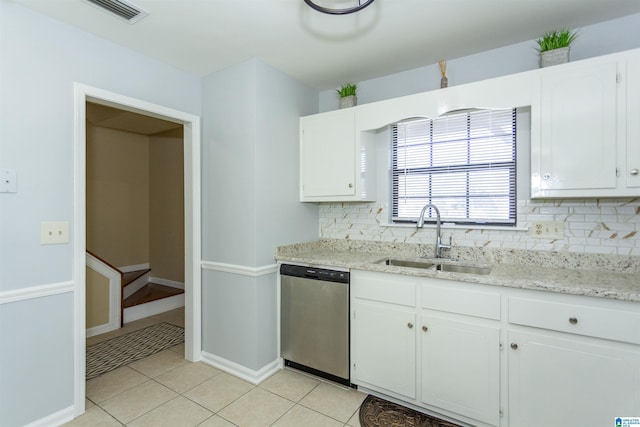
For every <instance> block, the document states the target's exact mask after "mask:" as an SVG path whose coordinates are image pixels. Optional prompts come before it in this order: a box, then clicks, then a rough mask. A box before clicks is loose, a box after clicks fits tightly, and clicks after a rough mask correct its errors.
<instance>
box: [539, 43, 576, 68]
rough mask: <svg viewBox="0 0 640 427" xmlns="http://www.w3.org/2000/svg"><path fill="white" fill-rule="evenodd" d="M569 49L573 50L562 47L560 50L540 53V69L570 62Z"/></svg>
mask: <svg viewBox="0 0 640 427" xmlns="http://www.w3.org/2000/svg"><path fill="white" fill-rule="evenodd" d="M569 49H571V48H570V47H561V48H560V49H553V50H547V51H545V52H540V68H544V67H550V66H552V65H558V64H564V63H566V62H569Z"/></svg>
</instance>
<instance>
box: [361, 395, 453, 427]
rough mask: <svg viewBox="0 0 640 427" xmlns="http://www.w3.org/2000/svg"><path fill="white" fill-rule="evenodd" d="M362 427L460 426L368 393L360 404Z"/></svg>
mask: <svg viewBox="0 0 640 427" xmlns="http://www.w3.org/2000/svg"><path fill="white" fill-rule="evenodd" d="M360 425H361V426H362V427H460V426H459V425H458V424H453V423H450V422H448V421H444V420H441V419H439V418H435V417H431V416H429V415H427V414H423V413H421V412H418V411H415V410H413V409H410V408H406V407H404V406H401V405H398V404H396V403H393V402H389V401H387V400H384V399H381V398H379V397H377V396H373V395H371V394H370V395H369V396H367V398H366V399H365V400H364V402H362V406H360Z"/></svg>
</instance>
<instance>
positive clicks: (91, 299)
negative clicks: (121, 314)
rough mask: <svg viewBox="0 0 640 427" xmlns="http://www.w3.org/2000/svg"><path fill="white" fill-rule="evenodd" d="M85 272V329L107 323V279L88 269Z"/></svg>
mask: <svg viewBox="0 0 640 427" xmlns="http://www.w3.org/2000/svg"><path fill="white" fill-rule="evenodd" d="M86 271H87V281H86V283H87V293H86V311H87V318H86V325H87V326H86V328H87V329H89V328H93V327H96V326H100V325H104V324H107V323H109V279H108V278H106V277H104V276H103V275H101V274H99V273H96V272H95V271H93V270H92V269H90V268H88V267H87V268H86Z"/></svg>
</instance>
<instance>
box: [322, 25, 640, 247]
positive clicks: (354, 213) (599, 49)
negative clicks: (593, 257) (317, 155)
mask: <svg viewBox="0 0 640 427" xmlns="http://www.w3.org/2000/svg"><path fill="white" fill-rule="evenodd" d="M579 34H580V35H579V37H578V38H577V39H576V42H575V44H574V46H573V47H572V51H571V52H572V55H571V57H572V60H579V59H584V58H589V57H594V56H599V55H603V54H607V53H614V52H619V51H623V50H628V49H633V48H638V47H640V14H635V15H630V16H627V17H623V18H620V19H616V20H612V21H607V22H603V23H599V24H595V25H591V26H588V27H584V28H581V29H580V30H579ZM537 67H538V64H537V56H536V52H535V42H534V41H530V42H525V43H519V44H516V45H511V46H506V47H503V48H499V49H494V50H490V51H487V52H482V53H478V54H475V55H470V56H467V57H463V58H458V59H455V60H452V61H449V62H448V65H447V74H448V76H449V85H450V86H451V85H456V84H463V83H469V82H472V81H477V80H483V79H486V78H490V77H496V76H500V75H505V74H510V73H516V72H520V71H525V70H530V69H535V68H537ZM438 72H439V71H438V66H437V64H434V65H432V66H429V67H422V68H418V69H415V70H409V71H406V72H404V73H398V74H393V75H389V76H384V77H380V78H377V79H373V80H369V81H366V82H362V83H360V85H359V86H360V92H359V95H358V99H359V101H360V102H359V103H361V104H362V103H367V102H374V101H378V100H382V99H386V98H393V97H396V96H399V95H408V94H411V93H417V92H421V91H426V90H432V89H436V88H438V87H439V79H440V76H439V74H438ZM336 107H337V100H336V99H335V93H334V92H333V91H326V92H323V93H321V94H320V110H323V111H324V110H327V109H335V108H336ZM519 116H521V115H519ZM519 120H520V118H519ZM518 130H519V137H518V138H519V139H518V153H517V164H518V213H517V215H518V228H519V230H509V229H502V230H501V229H496V228H488V227H485V228H476V229H471V228H465V227H458V228H455V229H452V228H449V229H447V228H445V229H444V237H445V240H448V238H449V236H452V237H453V244H454V245H458V246H475V247H489V248H505V249H528V250H545V251H550V250H551V251H557V252H575V253H598V254H609V255H622V256H640V200H639V199H612V200H598V199H587V200H554V201H532V200H529V194H530V191H529V163H530V156H529V149H528V138H525V139H522V138H521V137H522V136H523V135H524V134H528V133H529V132H530V130H529V128H528V127H527V126H524V127H523V126H520V123H519V125H518ZM523 133H524V134H523ZM377 142H378V158H379V159H381V161H380V162H378V187H379V189H380V190H379V192H378V197H377V202H375V203H325V204H321V205H320V237H322V238H335V239H354V240H377V241H389V242H405V243H426V244H433V242H434V241H435V232H434V230H433V229H432V228H428V227H425V229H423V230H420V231H419V232H417V233H416V231H415V227H410V226H407V227H388V226H385V225H384V224H386V223H388V222H389V190H388V160H387V159H388V149H389V148H388V144H389V139H388V137H386V138H385V136H384V135H381V136H379V137H378V138H377ZM532 221H561V222H563V223H564V228H565V233H564V237H563V238H562V239H539V238H534V237H532V236H530V235H529V233H528V232H527V228H528V227H529V226H531V223H532ZM381 224H383V225H381Z"/></svg>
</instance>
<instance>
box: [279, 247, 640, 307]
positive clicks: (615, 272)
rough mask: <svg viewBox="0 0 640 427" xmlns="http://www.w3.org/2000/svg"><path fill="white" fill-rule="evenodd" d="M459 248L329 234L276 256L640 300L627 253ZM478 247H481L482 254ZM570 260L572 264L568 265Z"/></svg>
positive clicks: (639, 278) (639, 281) (639, 275)
mask: <svg viewBox="0 0 640 427" xmlns="http://www.w3.org/2000/svg"><path fill="white" fill-rule="evenodd" d="M372 243H373V242H372ZM427 246H428V245H427ZM458 252H459V253H456V254H453V255H454V256H453V257H452V259H448V260H447V259H433V258H426V259H425V258H424V254H427V256H428V255H430V254H432V253H433V252H432V251H431V252H429V248H428V247H427V248H425V247H416V245H411V247H409V246H407V245H397V244H392V245H384V244H377V243H374V244H371V245H366V243H359V244H357V245H353V246H349V245H348V246H345V245H344V244H341V243H338V242H332V241H330V240H327V241H318V242H312V243H305V244H297V245H289V246H281V247H279V248H278V249H277V251H276V255H275V258H276V260H277V261H279V262H282V263H287V262H289V263H297V264H303V265H310V266H314V267H330V268H331V267H333V268H342V269H357V270H367V271H378V272H384V273H396V274H404V275H411V276H417V277H433V278H438V279H448V280H458V281H461V282H467V283H479V284H486V285H493V286H504V287H510V288H520V289H532V290H542V291H549V292H558V293H565V294H573V295H584V296H591V297H600V298H609V299H617V300H623V301H635V302H640V272H638V271H637V267H638V265H637V262H638V260H637V259H631V260H630V262H624V261H625V260H624V259H623V260H619V259H613V258H612V259H608V258H606V257H604V258H603V257H602V256H591V257H585V256H579V257H577V258H576V256H575V255H571V256H566V255H564V256H559V255H557V254H556V256H555V257H553V256H552V257H549V256H547V255H548V254H535V253H529V252H526V251H524V252H523V251H508V253H506V254H505V253H498V252H496V251H493V252H491V251H490V252H487V251H486V250H485V251H482V252H478V251H475V252H474V251H473V250H471V251H469V250H466V251H465V250H461V251H458ZM478 253H481V256H479V255H478ZM389 257H392V258H394V259H406V260H417V259H420V260H422V261H432V262H435V263H448V264H460V265H473V266H483V267H491V269H492V270H491V273H490V274H488V275H475V274H467V273H453V272H444V271H436V270H434V269H419V268H408V267H397V266H388V265H385V264H384V263H377V261H380V260H381V259H384V258H389ZM509 261H511V262H509ZM620 264H622V266H621V265H620ZM564 265H568V266H569V267H564Z"/></svg>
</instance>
